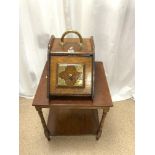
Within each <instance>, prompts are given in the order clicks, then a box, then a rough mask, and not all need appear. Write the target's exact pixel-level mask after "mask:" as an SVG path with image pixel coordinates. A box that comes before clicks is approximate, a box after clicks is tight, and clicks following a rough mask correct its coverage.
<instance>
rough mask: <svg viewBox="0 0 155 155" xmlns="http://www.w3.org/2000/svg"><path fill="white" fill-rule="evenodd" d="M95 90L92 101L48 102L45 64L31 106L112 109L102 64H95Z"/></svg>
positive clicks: (58, 100) (63, 100) (55, 100)
mask: <svg viewBox="0 0 155 155" xmlns="http://www.w3.org/2000/svg"><path fill="white" fill-rule="evenodd" d="M95 70H96V71H95V88H94V99H93V100H91V99H85V100H83V99H77V100H75V99H72V98H68V99H53V100H49V98H48V97H47V63H46V65H45V67H44V71H43V73H42V76H41V79H40V82H39V85H38V88H37V91H36V94H35V97H34V100H33V104H32V105H33V106H40V107H43V108H49V107H66V108H86V109H87V108H90V109H96V108H103V107H112V106H113V104H112V100H111V95H110V91H109V88H108V83H107V80H106V76H105V71H104V67H103V63H102V62H96V63H95Z"/></svg>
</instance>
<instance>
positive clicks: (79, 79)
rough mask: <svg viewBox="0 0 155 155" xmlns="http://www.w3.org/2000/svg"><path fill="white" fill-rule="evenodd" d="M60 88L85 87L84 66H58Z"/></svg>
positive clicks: (58, 84)
mask: <svg viewBox="0 0 155 155" xmlns="http://www.w3.org/2000/svg"><path fill="white" fill-rule="evenodd" d="M57 73H58V74H57V78H58V79H57V86H58V87H84V64H58V66H57Z"/></svg>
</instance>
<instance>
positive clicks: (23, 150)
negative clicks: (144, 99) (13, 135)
mask: <svg viewBox="0 0 155 155" xmlns="http://www.w3.org/2000/svg"><path fill="white" fill-rule="evenodd" d="M19 101H20V104H19V123H20V126H19V137H20V138H19V144H20V145H19V153H20V155H134V147H135V140H134V139H135V137H134V132H135V131H134V126H135V119H134V114H135V104H134V101H133V100H132V99H128V100H124V101H119V102H114V107H112V108H111V109H110V111H109V112H108V114H107V117H106V119H105V123H104V126H103V132H102V135H101V138H100V139H99V140H98V141H96V139H95V136H93V135H92V136H88V135H87V136H55V137H51V141H47V139H46V138H45V136H44V132H43V128H42V125H41V121H40V118H39V116H38V113H37V111H36V110H35V108H34V107H32V101H33V100H31V99H25V98H20V99H19ZM48 112H49V110H48V109H43V113H44V117H45V119H46V120H47V117H48ZM101 114H102V111H101V110H99V116H100V117H101Z"/></svg>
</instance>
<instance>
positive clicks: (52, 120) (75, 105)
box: [32, 62, 113, 140]
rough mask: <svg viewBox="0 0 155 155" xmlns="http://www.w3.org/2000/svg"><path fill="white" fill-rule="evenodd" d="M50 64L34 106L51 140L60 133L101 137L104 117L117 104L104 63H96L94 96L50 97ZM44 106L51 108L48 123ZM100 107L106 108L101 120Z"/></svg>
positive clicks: (43, 74)
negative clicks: (88, 97) (114, 102)
mask: <svg viewBox="0 0 155 155" xmlns="http://www.w3.org/2000/svg"><path fill="white" fill-rule="evenodd" d="M47 78H48V77H47V63H46V65H45V67H44V70H43V73H42V76H41V79H40V82H39V85H38V89H37V91H36V95H35V97H34V100H33V104H32V105H33V106H35V108H36V110H37V111H38V114H39V116H40V119H41V123H42V126H43V129H44V134H45V136H46V138H47V139H48V140H50V136H56V135H85V134H93V135H96V139H97V140H98V139H99V138H100V136H101V133H102V127H103V123H104V119H105V117H106V114H107V112H108V111H109V109H110V107H112V106H113V104H112V100H111V96H110V91H109V88H108V84H107V80H106V76H105V71H104V67H103V63H102V62H95V88H94V99H93V100H91V99H82V98H80V99H74V98H61V99H48V97H47ZM42 108H50V111H49V116H48V120H47V123H46V121H45V119H44V116H43V112H42ZM98 109H103V113H102V117H101V120H100V121H99V117H98Z"/></svg>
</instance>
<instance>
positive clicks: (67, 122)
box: [47, 109, 99, 136]
mask: <svg viewBox="0 0 155 155" xmlns="http://www.w3.org/2000/svg"><path fill="white" fill-rule="evenodd" d="M47 127H48V129H49V131H50V134H51V136H57V135H60V136H61V135H87V134H93V135H94V134H96V133H97V129H98V127H99V118H98V111H97V109H51V110H50V112H49V117H48V122H47Z"/></svg>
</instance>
